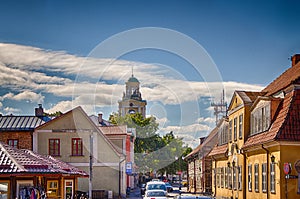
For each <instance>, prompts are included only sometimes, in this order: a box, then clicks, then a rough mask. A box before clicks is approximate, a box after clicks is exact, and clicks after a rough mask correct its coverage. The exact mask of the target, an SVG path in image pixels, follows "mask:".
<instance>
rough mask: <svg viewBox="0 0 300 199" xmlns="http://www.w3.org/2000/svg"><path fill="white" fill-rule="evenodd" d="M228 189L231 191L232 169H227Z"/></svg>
mask: <svg viewBox="0 0 300 199" xmlns="http://www.w3.org/2000/svg"><path fill="white" fill-rule="evenodd" d="M227 176H228V188H229V189H232V169H231V168H230V167H229V168H228V175H227Z"/></svg>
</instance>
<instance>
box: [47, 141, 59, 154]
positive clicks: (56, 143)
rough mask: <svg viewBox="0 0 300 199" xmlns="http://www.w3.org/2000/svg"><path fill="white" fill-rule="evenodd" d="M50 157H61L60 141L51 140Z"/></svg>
mask: <svg viewBox="0 0 300 199" xmlns="http://www.w3.org/2000/svg"><path fill="white" fill-rule="evenodd" d="M49 155H52V156H60V140H59V139H49Z"/></svg>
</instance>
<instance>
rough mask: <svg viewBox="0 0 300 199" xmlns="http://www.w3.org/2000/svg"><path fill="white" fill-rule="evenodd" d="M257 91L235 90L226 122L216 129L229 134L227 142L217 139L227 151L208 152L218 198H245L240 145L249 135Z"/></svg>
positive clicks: (221, 134) (242, 156)
mask: <svg viewBox="0 0 300 199" xmlns="http://www.w3.org/2000/svg"><path fill="white" fill-rule="evenodd" d="M260 94H261V93H260V92H249V91H235V92H234V94H233V97H232V99H231V102H230V104H229V107H228V119H227V120H228V122H227V120H223V124H221V128H220V132H219V134H220V137H222V136H224V134H225V135H226V133H228V137H227V143H225V141H224V140H223V141H222V140H221V139H220V140H219V141H220V142H221V145H226V152H224V154H222V153H221V154H213V153H211V154H210V156H212V157H213V159H215V161H214V163H213V165H215V167H214V170H215V178H216V181H215V183H216V185H215V196H217V197H230V198H231V197H232V198H239V199H240V198H244V197H245V158H244V155H243V154H242V153H241V148H242V146H243V144H244V142H245V140H246V139H247V137H248V134H249V123H250V117H249V115H250V108H251V105H252V103H253V102H254V100H255V99H256V98H257V96H259V95H260ZM223 148H225V147H224V146H223ZM223 150H224V149H223ZM220 155H221V156H220Z"/></svg>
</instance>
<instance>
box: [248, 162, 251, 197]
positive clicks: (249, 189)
mask: <svg viewBox="0 0 300 199" xmlns="http://www.w3.org/2000/svg"><path fill="white" fill-rule="evenodd" d="M248 191H252V165H251V164H250V165H248Z"/></svg>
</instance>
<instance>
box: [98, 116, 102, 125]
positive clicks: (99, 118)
mask: <svg viewBox="0 0 300 199" xmlns="http://www.w3.org/2000/svg"><path fill="white" fill-rule="evenodd" d="M102 115H103V114H102V113H99V114H98V122H99V124H102V122H103V119H102Z"/></svg>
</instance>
